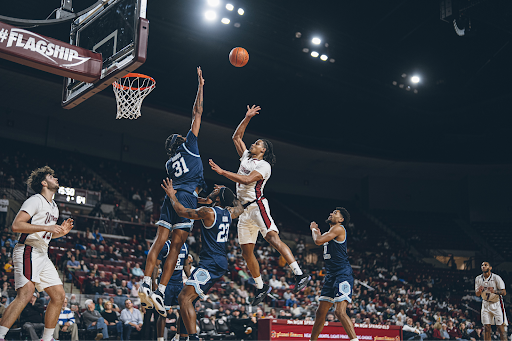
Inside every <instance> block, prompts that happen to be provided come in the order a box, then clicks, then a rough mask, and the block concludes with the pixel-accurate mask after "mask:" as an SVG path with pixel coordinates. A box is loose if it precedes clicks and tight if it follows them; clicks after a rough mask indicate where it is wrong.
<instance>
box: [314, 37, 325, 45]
mask: <svg viewBox="0 0 512 341" xmlns="http://www.w3.org/2000/svg"><path fill="white" fill-rule="evenodd" d="M311 42H312V43H313V44H315V45H320V43H321V42H322V41H321V40H320V38H316V37H315V38H313V39H312V40H311Z"/></svg>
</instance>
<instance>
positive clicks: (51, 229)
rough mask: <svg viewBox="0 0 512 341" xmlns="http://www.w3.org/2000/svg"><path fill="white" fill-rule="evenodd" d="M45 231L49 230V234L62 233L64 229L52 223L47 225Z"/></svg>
mask: <svg viewBox="0 0 512 341" xmlns="http://www.w3.org/2000/svg"><path fill="white" fill-rule="evenodd" d="M46 232H50V233H51V234H62V233H64V232H65V229H64V227H62V226H61V225H52V226H47V229H46Z"/></svg>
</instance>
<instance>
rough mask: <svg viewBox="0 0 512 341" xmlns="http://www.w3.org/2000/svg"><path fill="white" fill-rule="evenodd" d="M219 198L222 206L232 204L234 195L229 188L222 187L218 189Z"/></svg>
mask: <svg viewBox="0 0 512 341" xmlns="http://www.w3.org/2000/svg"><path fill="white" fill-rule="evenodd" d="M219 198H220V204H221V205H222V207H226V206H233V202H234V201H235V198H236V195H235V193H233V191H232V190H231V189H230V188H228V187H222V188H221V189H220V193H219Z"/></svg>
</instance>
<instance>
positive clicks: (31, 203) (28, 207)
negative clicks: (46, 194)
mask: <svg viewBox="0 0 512 341" xmlns="http://www.w3.org/2000/svg"><path fill="white" fill-rule="evenodd" d="M39 206H41V200H40V199H39V198H38V197H36V196H31V197H30V198H28V199H27V200H25V202H24V203H23V205H22V206H21V208H20V211H25V212H27V213H28V214H29V215H30V216H31V217H33V216H34V214H36V212H37V210H38V209H39Z"/></svg>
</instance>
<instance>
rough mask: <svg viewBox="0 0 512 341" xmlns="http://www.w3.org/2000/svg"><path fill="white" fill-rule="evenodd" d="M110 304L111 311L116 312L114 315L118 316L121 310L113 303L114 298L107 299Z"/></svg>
mask: <svg viewBox="0 0 512 341" xmlns="http://www.w3.org/2000/svg"><path fill="white" fill-rule="evenodd" d="M109 301H110V303H112V310H113V311H115V312H116V314H117V315H118V316H119V314H121V309H120V308H119V306H118V305H117V304H116V303H115V302H114V297H112V296H110V298H109Z"/></svg>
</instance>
